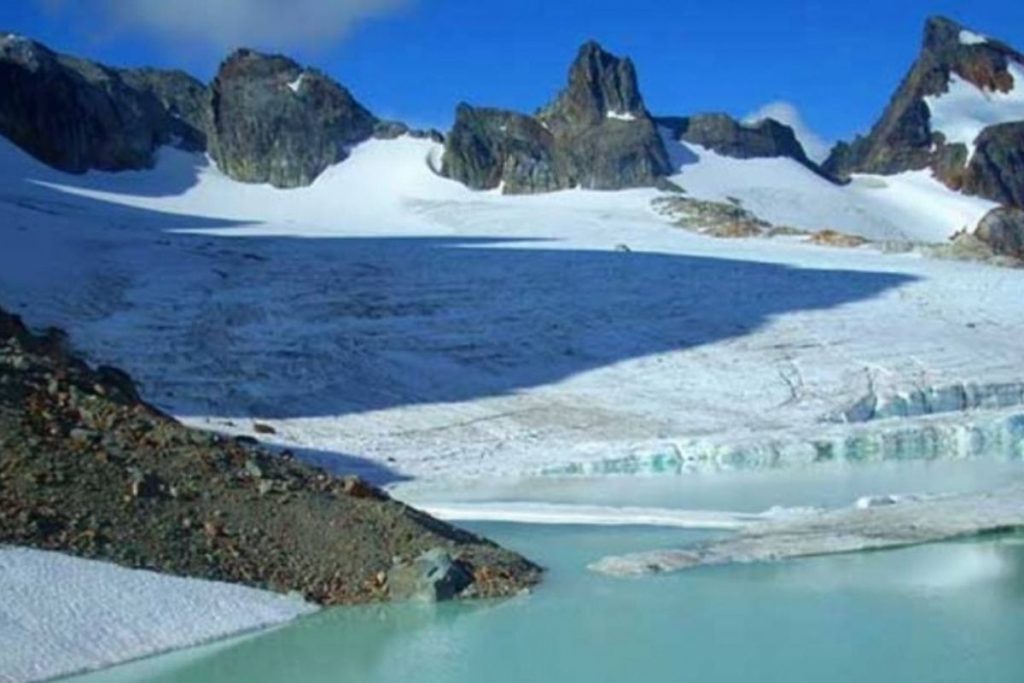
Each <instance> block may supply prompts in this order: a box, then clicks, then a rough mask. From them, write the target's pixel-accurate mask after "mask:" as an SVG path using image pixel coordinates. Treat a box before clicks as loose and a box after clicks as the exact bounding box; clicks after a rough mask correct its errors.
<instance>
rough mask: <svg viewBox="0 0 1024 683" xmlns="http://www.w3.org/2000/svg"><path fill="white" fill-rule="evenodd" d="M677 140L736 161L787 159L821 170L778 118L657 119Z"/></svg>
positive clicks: (723, 116) (700, 116) (710, 116)
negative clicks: (746, 120) (749, 120)
mask: <svg viewBox="0 0 1024 683" xmlns="http://www.w3.org/2000/svg"><path fill="white" fill-rule="evenodd" d="M657 123H658V125H660V126H662V127H664V128H666V129H668V130H669V131H670V132H671V133H672V136H673V137H674V138H675V139H677V140H682V141H684V142H689V143H691V144H694V145H700V146H701V147H706V148H707V149H710V150H713V151H715V152H717V153H718V154H721V155H723V156H728V157H733V158H735V159H758V158H773V157H787V158H789V159H793V160H795V161H798V162H800V163H801V164H803V165H804V166H806V167H807V168H809V169H811V170H813V171H814V172H815V173H818V174H822V173H823V172H822V170H821V168H820V167H819V166H818V165H817V164H816V163H814V162H813V161H811V160H810V159H809V158H808V157H807V154H806V152H804V148H803V145H801V144H800V141H799V140H797V137H796V134H795V133H794V132H793V129H792V128H790V127H789V126H787V125H785V124H782V123H779V122H778V121H776V120H775V119H762V120H761V121H758V122H757V123H753V124H745V123H740V122H739V121H737V120H736V119H734V118H732V117H731V116H729V115H727V114H700V115H697V116H690V117H686V118H678V117H666V118H659V119H657Z"/></svg>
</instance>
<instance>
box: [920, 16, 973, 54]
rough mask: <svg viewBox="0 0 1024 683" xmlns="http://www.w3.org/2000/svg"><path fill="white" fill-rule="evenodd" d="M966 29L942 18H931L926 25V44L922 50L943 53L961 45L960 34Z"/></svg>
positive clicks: (924, 43)
mask: <svg viewBox="0 0 1024 683" xmlns="http://www.w3.org/2000/svg"><path fill="white" fill-rule="evenodd" d="M966 30H967V29H966V27H964V26H962V25H960V24H959V23H957V22H955V21H953V20H952V19H948V18H946V17H941V16H933V17H929V18H928V20H927V21H925V24H924V42H923V44H922V49H923V50H925V51H928V52H941V51H942V50H944V49H947V48H949V47H951V46H956V45H958V44H959V43H960V34H961V33H962V32H964V31H966Z"/></svg>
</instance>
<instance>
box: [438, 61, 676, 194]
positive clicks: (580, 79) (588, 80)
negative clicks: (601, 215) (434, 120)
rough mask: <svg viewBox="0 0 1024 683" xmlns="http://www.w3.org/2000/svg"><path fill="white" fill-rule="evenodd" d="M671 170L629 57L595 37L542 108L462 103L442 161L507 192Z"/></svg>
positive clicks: (643, 179) (636, 178) (605, 184)
mask: <svg viewBox="0 0 1024 683" xmlns="http://www.w3.org/2000/svg"><path fill="white" fill-rule="evenodd" d="M670 170H671V169H670V166H669V161H668V154H667V152H666V151H665V146H664V143H663V142H662V140H661V137H660V136H659V135H658V131H657V127H656V125H655V123H654V120H653V119H652V118H651V116H650V114H649V113H648V112H647V109H646V108H645V107H644V104H643V99H642V97H641V96H640V91H639V87H638V85H637V78H636V70H635V69H634V67H633V64H632V62H630V61H629V60H628V59H620V58H618V57H615V56H614V55H611V54H609V53H607V52H605V51H604V50H602V49H601V47H600V46H599V45H598V44H597V43H593V42H591V43H587V44H585V45H584V46H583V47H582V48H581V49H580V52H579V55H578V56H577V58H576V60H575V62H573V65H572V67H571V69H570V71H569V85H568V87H566V88H565V90H563V91H562V92H561V93H560V94H559V96H558V97H557V98H556V99H555V101H554V102H552V103H551V104H550V105H549V106H548V107H546V108H544V109H543V110H541V112H540V113H539V114H538V115H537V116H533V117H531V116H526V115H523V114H518V113H515V112H509V111H501V110H497V109H484V108H474V107H471V106H469V105H466V104H462V105H459V108H458V110H457V111H456V121H455V127H454V128H453V129H452V132H451V134H450V135H449V136H448V139H447V144H446V147H445V155H444V163H443V168H442V172H443V173H444V174H445V175H446V176H448V177H450V178H453V179H455V180H458V181H460V182H462V183H464V184H466V185H468V186H469V187H472V188H475V189H490V188H494V187H498V186H499V185H500V186H502V187H503V188H504V191H505V192H508V193H524V192H547V191H552V190H559V189H564V188H569V187H584V188H588V189H598V190H611V189H620V188H625V187H642V186H653V185H655V184H656V183H657V182H658V180H659V179H660V178H661V177H662V176H664V175H667V174H668V173H669V172H670Z"/></svg>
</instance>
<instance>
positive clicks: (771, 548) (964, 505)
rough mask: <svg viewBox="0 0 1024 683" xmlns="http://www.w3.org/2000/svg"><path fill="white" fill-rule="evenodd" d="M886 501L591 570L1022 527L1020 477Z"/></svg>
mask: <svg viewBox="0 0 1024 683" xmlns="http://www.w3.org/2000/svg"><path fill="white" fill-rule="evenodd" d="M879 500H880V499H879ZM875 502H878V501H877V500H876V501H875ZM886 502H887V503H888V504H881V505H879V504H870V503H869V504H867V505H859V504H858V505H854V506H852V507H849V508H844V509H841V510H835V511H831V512H823V513H820V514H816V515H807V516H801V517H795V518H791V519H786V520H780V521H767V522H763V523H758V524H754V525H751V526H749V527H747V528H745V529H743V530H741V531H740V532H738V533H737V534H735V535H733V536H730V537H727V538H722V539H717V540H712V541H707V542H704V543H700V544H697V545H694V546H692V547H689V548H680V549H677V550H655V551H651V552H640V553H632V554H628V555H618V556H610V557H605V558H604V559H602V560H599V561H598V562H595V563H593V564H592V565H590V569H592V570H594V571H597V572H601V573H604V574H609V575H613V576H624V577H625V576H643V575H649V574H660V573H664V572H674V571H682V570H684V569H690V568H693V567H699V566H705V565H721V564H732V563H751V562H775V561H780V560H786V559H790V558H797V557H810V556H815V555H833V554H838V553H849V552H856V551H860V550H879V549H884V548H898V547H904V546H910V545H919V544H922V543H931V542H936V541H946V540H953V539H958V538H969V537H972V536H978V535H983V534H988V533H995V532H1005V531H1013V530H1018V529H1022V528H1024V484H1021V483H1016V484H1014V485H1011V486H1007V487H1005V488H1001V489H998V490H995V491H989V492H984V493H971V494H963V495H951V496H934V497H926V498H918V497H912V496H911V497H906V498H903V499H900V498H898V497H892V498H891V499H890V500H888V501H886Z"/></svg>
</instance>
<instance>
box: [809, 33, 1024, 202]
mask: <svg viewBox="0 0 1024 683" xmlns="http://www.w3.org/2000/svg"><path fill="white" fill-rule="evenodd" d="M962 31H964V27H962V26H960V25H959V24H957V23H956V22H953V21H951V20H949V19H945V18H941V17H933V18H931V19H929V20H928V22H927V24H926V26H925V32H924V41H923V46H922V50H921V54H920V56H919V57H918V59H917V61H916V62H915V63H914V65H913V67H912V68H911V69H910V72H909V73H908V74H907V76H906V77H905V78H904V80H903V82H902V83H901V84H900V87H899V89H898V90H897V91H896V94H895V95H894V96H893V98H892V100H891V102H890V104H889V106H888V107H887V108H886V110H885V112H884V114H883V115H882V118H881V119H880V120H879V121H878V122H877V123H876V124H875V126H874V127H873V128H872V129H871V132H870V134H868V135H867V136H866V137H858V138H857V139H855V140H854V141H853V142H852V143H849V144H847V143H840V144H839V145H837V146H836V148H835V149H834V150H833V151H832V154H831V155H830V157H829V158H828V160H827V161H826V162H825V164H824V165H823V166H824V169H825V170H826V171H827V172H828V173H830V174H832V175H835V176H836V177H841V178H845V177H848V176H849V175H850V174H851V173H880V174H892V173H901V172H903V171H908V170H920V169H924V168H931V169H932V170H934V171H935V173H936V175H937V176H938V177H939V178H940V179H942V180H943V181H944V182H945V183H946V184H947V185H949V186H950V187H953V188H961V187H962V188H963V189H964V190H966V191H968V192H975V193H978V194H983V195H984V196H987V197H990V198H992V199H995V200H997V201H1008V200H1010V199H1013V198H1014V197H1016V199H1013V201H1014V202H1018V201H1019V195H1020V192H1021V191H1022V188H1024V176H1021V175H1019V174H1018V173H1016V172H1014V171H1013V170H1012V168H1008V169H1004V168H1002V166H1001V164H1002V163H1003V162H1004V161H1010V162H1012V160H1013V159H1015V158H1016V159H1019V154H1020V150H1021V148H1022V146H1024V145H1022V143H1021V140H1020V137H1019V133H1017V134H1016V137H1015V136H1014V134H1011V132H1010V131H1005V130H1004V131H999V132H994V133H992V134H991V135H989V131H985V133H983V134H982V136H981V138H979V141H978V142H979V143H980V142H981V139H982V138H985V137H986V136H987V137H988V140H987V147H988V149H987V151H986V155H985V159H984V160H982V161H979V166H982V167H985V168H984V169H983V168H980V167H979V168H977V169H969V168H965V167H964V164H966V163H967V160H968V159H967V157H968V150H967V149H966V148H965V147H964V146H963V145H962V144H947V143H946V141H945V139H944V138H943V136H942V135H941V133H937V132H935V131H933V130H932V129H931V125H930V118H931V116H930V112H929V109H928V105H927V104H926V102H925V99H924V98H925V97H928V96H936V95H941V94H943V93H945V92H947V90H948V87H949V82H950V78H951V76H952V75H953V74H955V75H957V76H958V77H960V78H962V79H965V80H967V81H969V82H970V83H973V84H974V85H976V86H977V87H979V88H982V89H985V90H988V91H998V92H1007V91H1009V90H1010V89H1012V88H1013V87H1014V82H1013V76H1012V75H1011V74H1010V72H1009V71H1008V69H1007V66H1008V64H1009V63H1010V60H1014V61H1017V62H1024V56H1022V55H1021V54H1020V53H1019V52H1017V51H1016V50H1014V49H1013V48H1011V47H1010V46H1008V45H1006V44H1005V43H1001V42H999V41H997V40H988V41H986V42H975V43H971V44H964V42H962V41H961V39H960V37H961V33H962ZM1019 85H1020V86H1021V87H1024V84H1019ZM971 165H972V166H973V165H974V164H973V162H972V164H971ZM996 178H1002V179H1003V180H1002V181H997V180H996ZM1007 179H1009V180H1010V182H1011V184H1013V185H1015V187H1016V190H1013V191H1007V189H1006V188H1005V187H998V185H999V184H1000V182H1002V184H1004V185H1005V182H1006V180H1007Z"/></svg>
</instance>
